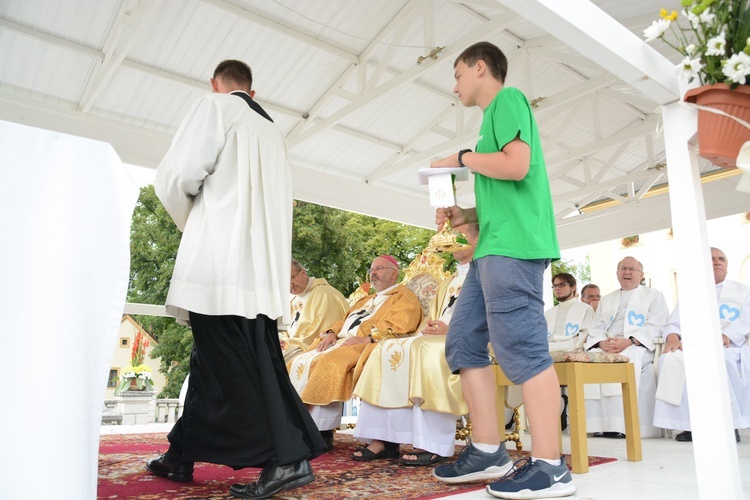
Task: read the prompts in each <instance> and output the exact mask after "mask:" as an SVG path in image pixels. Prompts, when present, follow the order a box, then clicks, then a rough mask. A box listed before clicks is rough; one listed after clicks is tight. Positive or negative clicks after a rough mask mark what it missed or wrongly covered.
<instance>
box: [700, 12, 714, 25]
mask: <svg viewBox="0 0 750 500" xmlns="http://www.w3.org/2000/svg"><path fill="white" fill-rule="evenodd" d="M698 19H700V22H702V23H703V24H705V25H706V27H711V26H713V24H714V21H715V20H716V16H715V15H714V14H713V13H712V12H711V9H706V10H704V11H703V12H702V13H701V15H700V17H699V18H698Z"/></svg>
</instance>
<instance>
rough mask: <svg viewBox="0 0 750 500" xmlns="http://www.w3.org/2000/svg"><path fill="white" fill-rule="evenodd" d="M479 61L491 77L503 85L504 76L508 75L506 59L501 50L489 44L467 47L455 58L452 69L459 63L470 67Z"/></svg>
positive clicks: (483, 43) (481, 43) (478, 43)
mask: <svg viewBox="0 0 750 500" xmlns="http://www.w3.org/2000/svg"><path fill="white" fill-rule="evenodd" d="M480 59H481V60H482V61H484V63H485V64H486V65H487V67H488V68H489V70H490V73H492V76H494V77H495V78H497V79H498V80H499V81H500V83H505V76H506V75H507V74H508V59H506V57H505V54H503V51H502V50H500V49H499V48H497V46H495V45H493V44H491V43H490V42H477V43H475V44H474V45H471V46H469V47H467V48H466V49H465V50H464V51H463V52H461V54H460V55H459V56H458V57H457V58H456V62H454V63H453V67H454V68H455V67H456V65H457V64H458V63H459V62H460V61H463V62H464V63H466V65H467V66H469V67H472V66H474V65H475V64H476V63H477V61H479V60H480Z"/></svg>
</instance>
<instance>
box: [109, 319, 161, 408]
mask: <svg viewBox="0 0 750 500" xmlns="http://www.w3.org/2000/svg"><path fill="white" fill-rule="evenodd" d="M148 346H149V341H148V339H144V338H143V333H142V332H141V331H140V330H139V331H138V332H137V333H136V334H135V338H134V339H133V347H132V348H131V350H130V366H124V367H122V374H121V375H120V383H119V384H118V385H117V389H116V390H115V393H117V394H119V393H120V392H122V391H124V390H137V391H142V390H143V389H144V388H145V389H147V390H149V391H151V390H153V389H154V384H153V382H151V367H150V366H148V365H144V364H143V358H144V356H145V355H146V349H147V348H148Z"/></svg>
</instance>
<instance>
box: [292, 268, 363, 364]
mask: <svg viewBox="0 0 750 500" xmlns="http://www.w3.org/2000/svg"><path fill="white" fill-rule="evenodd" d="M289 292H290V293H291V294H292V300H291V301H290V304H289V306H290V308H291V313H292V314H291V317H292V321H291V323H289V327H288V329H287V331H286V332H285V333H283V334H282V335H281V348H282V350H283V351H284V361H285V362H286V363H289V361H291V360H292V359H293V358H294V357H295V356H297V355H298V354H300V353H302V352H303V351H305V350H307V349H308V348H309V347H310V345H312V343H313V342H314V341H315V339H317V338H318V334H319V333H320V332H321V331H322V330H323V329H324V328H326V327H328V326H330V325H332V324H333V323H335V322H337V321H341V320H342V319H344V317H345V316H346V311H347V310H348V309H349V304H347V303H346V298H345V297H344V296H343V295H342V294H341V292H339V291H338V290H336V289H335V288H334V287H332V286H331V285H329V284H328V282H327V281H326V280H325V278H313V277H312V276H308V275H307V270H306V269H305V268H304V267H302V265H301V264H300V263H299V262H297V261H296V260H294V259H292V280H291V283H290V286H289Z"/></svg>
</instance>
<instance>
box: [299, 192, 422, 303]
mask: <svg viewBox="0 0 750 500" xmlns="http://www.w3.org/2000/svg"><path fill="white" fill-rule="evenodd" d="M433 234H434V231H432V230H429V229H422V228H417V227H414V226H409V225H406V224H400V223H397V222H392V221H388V220H383V219H377V218H375V217H370V216H367V215H361V214H355V213H352V212H346V211H344V210H339V209H335V208H330V207H324V206H321V205H315V204H313V203H307V202H301V201H298V202H296V206H295V208H294V222H293V233H292V235H293V237H292V256H293V257H294V258H295V259H297V260H298V261H299V262H300V263H302V265H304V266H305V267H306V268H307V270H308V273H309V274H310V275H312V276H315V277H317V278H325V279H326V280H327V281H328V282H329V283H330V284H331V285H333V286H334V287H335V288H337V289H338V290H339V291H341V293H343V294H344V295H345V296H348V295H349V294H350V293H352V292H353V291H354V290H355V289H356V288H357V287H358V286H359V285H360V284H361V283H362V281H363V280H364V279H365V278H366V275H367V269H368V268H369V267H370V264H371V263H372V259H373V258H375V257H377V256H378V255H380V254H384V253H385V254H390V255H393V256H394V257H395V258H396V259H397V260H398V261H399V262H401V264H402V265H407V264H409V263H410V262H411V261H412V260H413V259H414V258H415V257H416V256H417V255H418V254H419V253H420V252H421V251H422V249H423V248H424V247H425V246H427V243H428V242H429V241H430V237H432V235H433Z"/></svg>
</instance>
